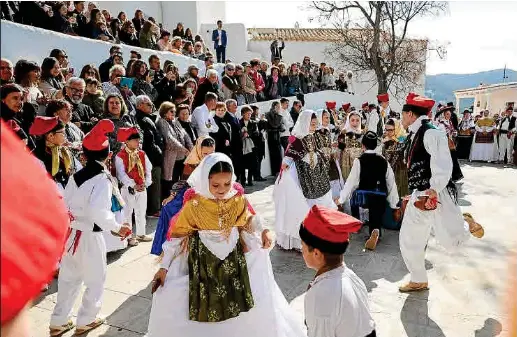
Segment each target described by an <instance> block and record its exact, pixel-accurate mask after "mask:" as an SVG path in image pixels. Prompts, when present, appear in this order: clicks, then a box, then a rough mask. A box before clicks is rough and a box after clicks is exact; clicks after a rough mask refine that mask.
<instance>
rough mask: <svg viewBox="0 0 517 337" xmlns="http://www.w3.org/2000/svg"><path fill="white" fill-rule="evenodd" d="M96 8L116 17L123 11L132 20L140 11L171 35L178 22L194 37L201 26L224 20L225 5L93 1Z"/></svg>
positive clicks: (216, 2) (202, 2) (193, 2)
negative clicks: (138, 10)
mask: <svg viewBox="0 0 517 337" xmlns="http://www.w3.org/2000/svg"><path fill="white" fill-rule="evenodd" d="M93 2H94V3H95V4H96V5H97V7H98V8H100V9H107V10H108V11H109V12H110V13H111V15H112V16H114V17H116V16H117V15H118V13H119V12H121V11H123V12H125V13H126V15H127V16H128V17H129V18H130V19H132V18H133V17H134V15H135V11H136V10H137V9H140V10H142V11H143V12H144V16H145V17H146V18H147V17H149V16H152V17H154V18H155V19H156V22H158V23H160V22H161V23H163V27H164V28H165V29H167V30H169V31H170V32H171V33H172V31H173V30H174V29H175V28H176V25H177V24H178V22H182V23H183V25H184V27H185V29H186V28H190V29H191V30H192V33H193V34H194V35H196V34H198V32H199V29H200V26H201V24H203V23H213V24H214V25H215V23H216V22H217V20H222V21H223V22H224V21H225V19H226V4H225V2H224V1H93Z"/></svg>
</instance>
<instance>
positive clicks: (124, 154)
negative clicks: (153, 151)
mask: <svg viewBox="0 0 517 337" xmlns="http://www.w3.org/2000/svg"><path fill="white" fill-rule="evenodd" d="M117 156H118V157H119V158H120V159H122V162H123V163H124V169H125V170H126V174H127V175H128V176H129V178H131V179H133V180H134V181H135V183H136V184H137V185H142V184H143V183H144V180H145V177H140V175H138V168H137V167H136V165H135V166H134V167H133V169H132V170H131V171H130V172H128V167H129V153H127V152H126V151H125V150H122V151H120V152H119V153H118V154H117ZM138 156H139V157H140V161H141V162H142V166H143V167H144V172H145V152H144V151H141V150H139V151H138Z"/></svg>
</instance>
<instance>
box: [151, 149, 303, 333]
mask: <svg viewBox="0 0 517 337" xmlns="http://www.w3.org/2000/svg"><path fill="white" fill-rule="evenodd" d="M219 162H225V163H228V164H230V165H231V160H230V158H228V157H227V156H226V155H224V154H222V153H213V154H211V155H208V156H207V157H205V158H204V159H203V161H202V162H201V164H200V165H199V166H198V168H197V169H196V170H195V171H194V172H193V173H192V175H191V176H190V178H189V180H188V183H189V185H190V186H192V188H191V189H189V190H188V191H187V192H186V193H185V205H184V206H183V208H182V210H181V212H180V213H179V214H178V216H177V217H176V218H174V219H173V220H172V222H171V229H170V232H169V239H168V240H167V241H166V242H165V243H164V245H163V259H162V263H161V268H163V269H166V270H167V276H166V278H165V282H164V285H163V286H161V287H159V288H158V289H157V291H156V292H155V293H154V295H153V301H152V308H151V314H150V318H149V329H148V333H147V336H148V337H170V336H171V334H173V335H176V336H182V337H189V336H192V337H199V336H212V337H226V336H248V337H263V336H285V337H291V336H292V337H299V336H305V335H306V333H305V331H304V329H303V323H302V320H301V318H297V317H296V314H295V312H294V311H293V310H292V309H291V308H290V307H289V304H288V303H287V301H286V300H285V298H284V296H283V294H282V292H281V291H280V289H279V288H278V285H277V284H276V282H275V280H274V277H273V270H272V267H271V262H270V259H269V251H268V250H267V249H263V248H262V242H261V239H260V233H261V232H262V228H261V225H260V221H256V218H255V217H253V216H252V213H253V212H252V211H251V210H250V209H249V205H248V202H247V200H246V198H245V196H244V195H243V191H242V188H241V189H239V190H236V189H235V188H231V189H230V191H229V192H228V194H227V195H226V196H224V197H223V198H222V199H219V200H218V199H216V198H215V197H214V196H213V195H212V193H211V192H210V187H209V173H210V171H211V169H212V167H213V166H214V165H216V164H217V163H219ZM232 170H233V167H232ZM234 182H235V176H234V175H233V178H232V184H233V183H234ZM245 250H247V252H245Z"/></svg>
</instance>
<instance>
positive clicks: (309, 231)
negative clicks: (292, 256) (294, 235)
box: [300, 205, 362, 254]
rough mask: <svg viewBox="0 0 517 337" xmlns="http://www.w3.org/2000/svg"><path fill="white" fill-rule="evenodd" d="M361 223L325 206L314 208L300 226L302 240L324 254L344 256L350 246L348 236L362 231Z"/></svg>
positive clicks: (315, 206)
mask: <svg viewBox="0 0 517 337" xmlns="http://www.w3.org/2000/svg"><path fill="white" fill-rule="evenodd" d="M361 225H362V223H361V221H359V220H357V219H356V218H354V217H352V216H350V215H348V214H345V213H342V212H339V211H337V210H334V209H330V208H326V207H323V206H318V205H314V206H312V208H311V210H310V211H309V214H307V216H306V217H305V220H303V223H302V225H301V226H300V238H301V239H302V240H303V242H305V243H306V244H308V245H309V246H311V247H314V248H318V249H319V250H321V251H322V252H326V253H332V254H343V253H344V252H345V250H346V248H347V246H348V236H349V234H350V233H355V232H357V231H358V230H359V229H361Z"/></svg>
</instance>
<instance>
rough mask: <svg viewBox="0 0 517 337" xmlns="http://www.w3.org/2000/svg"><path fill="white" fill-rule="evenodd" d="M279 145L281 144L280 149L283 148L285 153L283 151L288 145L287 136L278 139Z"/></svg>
mask: <svg viewBox="0 0 517 337" xmlns="http://www.w3.org/2000/svg"><path fill="white" fill-rule="evenodd" d="M280 144H282V147H283V148H284V152H285V150H287V145H289V137H288V136H284V137H280Z"/></svg>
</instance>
